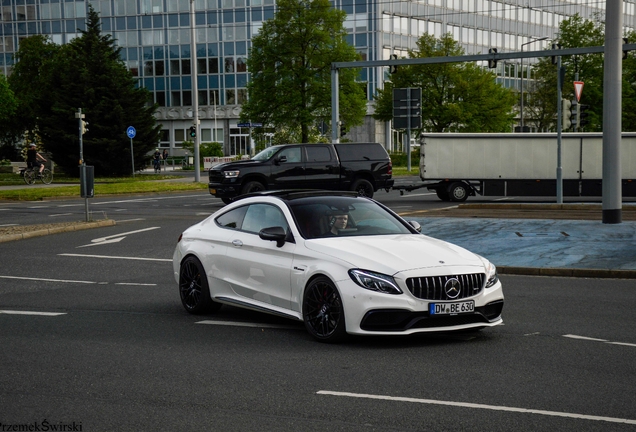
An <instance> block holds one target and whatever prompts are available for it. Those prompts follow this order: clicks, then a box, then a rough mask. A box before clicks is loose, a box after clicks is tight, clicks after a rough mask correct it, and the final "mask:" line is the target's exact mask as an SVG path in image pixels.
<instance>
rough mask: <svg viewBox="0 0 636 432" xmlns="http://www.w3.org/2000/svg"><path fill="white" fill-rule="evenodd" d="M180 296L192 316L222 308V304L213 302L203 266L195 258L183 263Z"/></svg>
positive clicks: (180, 275) (189, 258)
mask: <svg viewBox="0 0 636 432" xmlns="http://www.w3.org/2000/svg"><path fill="white" fill-rule="evenodd" d="M179 295H180V296H181V303H182V304H183V307H184V308H185V310H187V311H188V312H189V313H191V314H195V315H198V314H202V313H206V312H215V311H217V310H219V308H220V307H221V304H220V303H216V302H214V301H212V298H211V297H210V288H209V286H208V278H207V276H206V275H205V271H204V270H203V265H202V264H201V262H200V261H199V260H198V259H197V258H195V257H193V256H189V257H187V258H186V259H184V260H183V262H182V263H181V268H180V269H179Z"/></svg>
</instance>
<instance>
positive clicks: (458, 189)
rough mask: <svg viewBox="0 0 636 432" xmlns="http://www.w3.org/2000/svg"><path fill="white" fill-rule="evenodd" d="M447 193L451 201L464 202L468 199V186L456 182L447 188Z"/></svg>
mask: <svg viewBox="0 0 636 432" xmlns="http://www.w3.org/2000/svg"><path fill="white" fill-rule="evenodd" d="M448 195H449V196H450V200H451V201H455V202H464V201H466V199H468V188H467V187H466V184H464V183H462V182H456V183H453V184H452V185H450V187H449V188H448Z"/></svg>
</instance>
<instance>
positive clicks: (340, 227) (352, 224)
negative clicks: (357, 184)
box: [290, 196, 414, 239]
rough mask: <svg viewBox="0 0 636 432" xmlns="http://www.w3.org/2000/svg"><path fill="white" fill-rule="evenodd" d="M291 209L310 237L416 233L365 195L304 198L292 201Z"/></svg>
mask: <svg viewBox="0 0 636 432" xmlns="http://www.w3.org/2000/svg"><path fill="white" fill-rule="evenodd" d="M290 208H291V211H292V213H293V215H294V219H295V220H296V223H297V224H298V229H299V230H300V233H301V234H302V236H303V237H304V238H306V239H314V238H322V237H335V236H338V237H341V236H369V235H386V234H414V231H413V230H412V229H411V228H410V227H409V226H408V224H407V223H406V222H404V221H403V220H401V219H399V218H397V217H395V216H394V215H393V214H391V213H389V212H388V211H387V210H385V209H384V208H383V207H382V206H380V205H378V204H377V203H376V202H374V201H371V200H368V199H365V198H354V197H333V196H332V197H312V198H303V199H298V200H293V201H291V202H290Z"/></svg>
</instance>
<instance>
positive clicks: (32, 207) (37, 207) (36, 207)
mask: <svg viewBox="0 0 636 432" xmlns="http://www.w3.org/2000/svg"><path fill="white" fill-rule="evenodd" d="M49 207H51V206H31V207H27V208H28V209H41V208H49Z"/></svg>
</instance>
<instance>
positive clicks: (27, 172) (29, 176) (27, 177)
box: [20, 168, 53, 185]
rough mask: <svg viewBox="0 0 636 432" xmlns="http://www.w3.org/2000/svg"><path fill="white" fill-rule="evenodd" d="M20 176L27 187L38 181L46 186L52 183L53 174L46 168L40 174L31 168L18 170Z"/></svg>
mask: <svg viewBox="0 0 636 432" xmlns="http://www.w3.org/2000/svg"><path fill="white" fill-rule="evenodd" d="M20 175H21V176H22V178H24V182H25V183H26V184H28V185H32V184H35V181H36V180H38V179H40V180H41V181H42V183H44V184H47V185H48V184H51V183H52V182H53V173H52V172H51V170H50V169H48V168H44V170H43V171H42V174H40V172H39V171H36V170H34V169H33V168H20Z"/></svg>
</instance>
